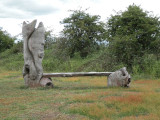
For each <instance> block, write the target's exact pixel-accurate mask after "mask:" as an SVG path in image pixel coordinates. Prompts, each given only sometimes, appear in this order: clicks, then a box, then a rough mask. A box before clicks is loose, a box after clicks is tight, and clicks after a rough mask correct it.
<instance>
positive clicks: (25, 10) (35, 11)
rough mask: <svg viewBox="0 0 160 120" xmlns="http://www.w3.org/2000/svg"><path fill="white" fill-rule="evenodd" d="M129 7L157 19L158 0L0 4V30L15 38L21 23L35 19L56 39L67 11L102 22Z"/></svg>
mask: <svg viewBox="0 0 160 120" xmlns="http://www.w3.org/2000/svg"><path fill="white" fill-rule="evenodd" d="M133 3H134V4H136V5H140V6H141V8H142V9H144V10H147V11H152V12H153V14H154V15H157V16H160V0H0V27H2V28H3V30H6V31H7V32H8V33H10V34H11V35H12V36H15V35H17V34H19V33H21V27H22V22H23V21H29V22H31V21H32V20H34V19H37V20H38V22H40V21H42V22H43V23H44V26H45V27H50V28H53V33H54V34H56V35H58V33H59V32H60V31H61V30H62V29H63V25H61V24H60V21H62V20H63V19H64V18H66V17H68V16H69V15H70V14H71V12H68V10H78V9H80V8H81V7H82V9H83V10H84V9H86V8H88V10H87V11H86V12H87V13H89V14H91V15H100V16H101V21H104V22H106V20H107V17H110V15H111V14H115V12H114V10H115V11H117V12H118V11H120V10H122V11H124V10H126V8H127V7H128V6H129V5H132V4H133Z"/></svg>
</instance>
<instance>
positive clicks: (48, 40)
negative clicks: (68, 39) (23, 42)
mask: <svg viewBox="0 0 160 120" xmlns="http://www.w3.org/2000/svg"><path fill="white" fill-rule="evenodd" d="M55 42H56V41H55V37H54V35H53V30H51V29H50V30H46V31H45V46H44V48H45V49H49V48H51V47H52V45H53V44H54V43H55Z"/></svg>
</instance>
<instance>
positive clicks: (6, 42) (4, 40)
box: [0, 28, 14, 52]
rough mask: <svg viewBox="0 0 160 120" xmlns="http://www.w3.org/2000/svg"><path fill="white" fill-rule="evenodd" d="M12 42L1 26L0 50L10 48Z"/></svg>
mask: <svg viewBox="0 0 160 120" xmlns="http://www.w3.org/2000/svg"><path fill="white" fill-rule="evenodd" d="M13 44H14V39H13V38H12V37H10V35H9V34H8V33H7V32H6V31H3V30H2V28H0V52H3V51H5V50H6V49H9V48H11V47H12V46H13Z"/></svg>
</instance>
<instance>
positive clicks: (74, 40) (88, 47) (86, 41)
mask: <svg viewBox="0 0 160 120" xmlns="http://www.w3.org/2000/svg"><path fill="white" fill-rule="evenodd" d="M71 12H73V13H72V14H71V15H70V17H67V18H65V19H64V20H63V21H62V22H61V23H62V24H64V29H63V31H62V33H63V36H64V37H65V38H66V47H68V49H69V55H70V56H71V57H73V56H74V53H75V52H79V53H80V56H81V57H86V56H87V55H88V54H89V53H91V52H93V51H94V50H97V49H98V42H100V41H102V40H103V39H104V33H105V29H104V24H103V23H102V22H100V21H99V20H100V16H97V15H93V16H92V15H89V14H88V13H85V11H82V10H74V11H71Z"/></svg>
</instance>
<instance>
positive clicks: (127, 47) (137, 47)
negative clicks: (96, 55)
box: [107, 4, 160, 68]
mask: <svg viewBox="0 0 160 120" xmlns="http://www.w3.org/2000/svg"><path fill="white" fill-rule="evenodd" d="M158 19H159V18H158V17H154V16H153V15H150V14H149V12H146V11H143V10H142V9H141V8H140V7H139V6H136V5H134V4H133V5H130V6H129V7H128V8H127V10H126V11H124V12H120V13H118V14H117V15H114V16H111V17H110V18H109V20H108V23H107V28H108V30H107V32H108V35H107V36H108V41H109V48H110V52H112V54H113V55H114V56H116V59H117V62H119V63H124V64H127V65H128V67H130V68H131V67H132V64H133V62H134V61H135V60H139V59H140V58H141V56H143V55H144V54H145V53H153V52H157V51H155V46H154V45H153V44H155V42H158V41H157V38H158V37H159V36H160V34H159V30H160V22H159V21H158ZM140 63H141V61H140Z"/></svg>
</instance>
